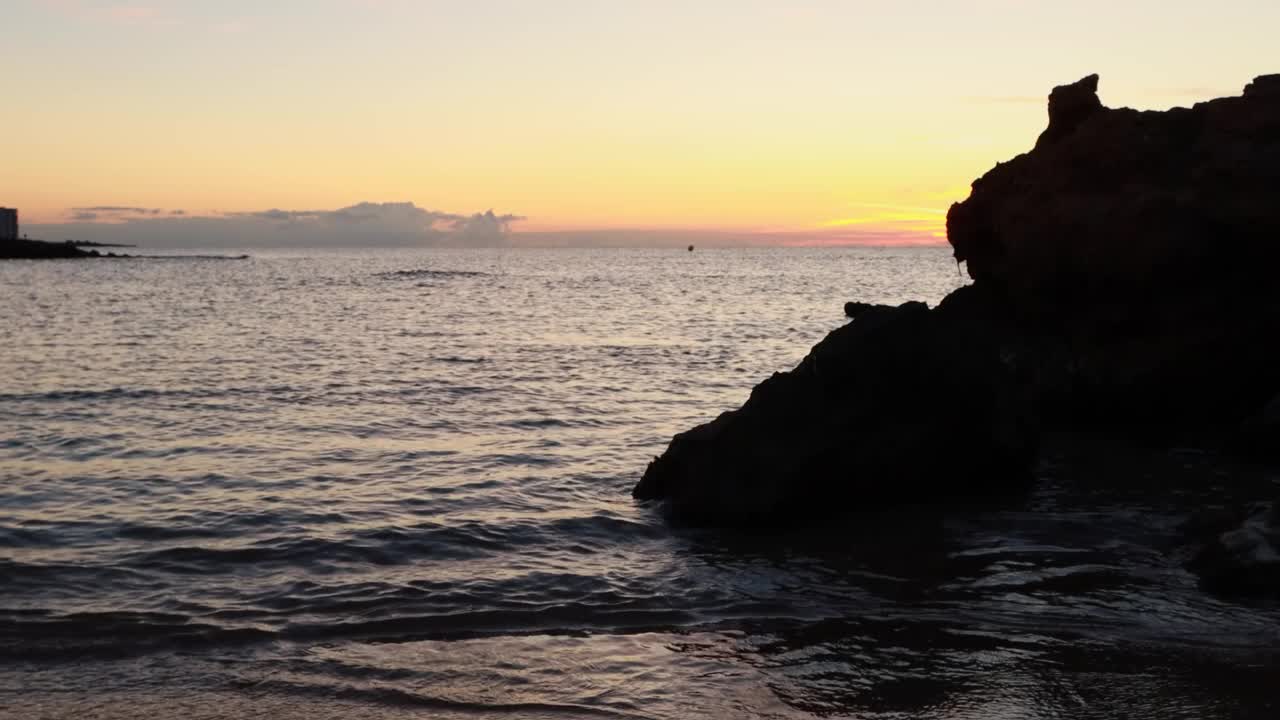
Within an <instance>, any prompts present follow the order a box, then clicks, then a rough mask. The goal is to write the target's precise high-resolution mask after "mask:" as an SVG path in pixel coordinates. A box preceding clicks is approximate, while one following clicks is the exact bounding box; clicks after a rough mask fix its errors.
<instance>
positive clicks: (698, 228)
mask: <svg viewBox="0 0 1280 720" xmlns="http://www.w3.org/2000/svg"><path fill="white" fill-rule="evenodd" d="M0 26H2V27H3V36H4V42H5V47H4V50H3V57H4V61H3V64H2V65H0V88H3V92H4V94H5V100H4V111H3V113H2V114H0V131H2V132H3V137H4V140H5V142H4V145H3V147H4V161H3V174H2V175H0V205H5V206H16V207H18V208H20V209H21V211H22V218H23V222H24V228H26V229H27V231H28V232H31V233H32V235H33V236H34V235H35V234H36V233H37V232H38V231H39V230H41V224H57V225H58V227H56V228H47V229H48V230H49V232H54V231H55V230H57V231H62V230H63V229H64V228H63V227H62V224H65V223H73V222H74V223H75V224H76V225H78V226H85V228H89V229H85V228H77V230H76V231H77V233H78V235H79V236H84V237H91V236H92V232H91V231H90V230H91V226H92V225H93V224H95V223H119V222H134V223H138V222H159V221H161V220H163V221H165V222H168V223H170V227H172V228H175V229H178V228H180V227H181V226H182V225H183V223H186V222H189V221H190V219H192V218H201V217H206V216H214V217H227V216H228V215H229V214H235V213H239V214H240V215H235V217H241V218H249V217H260V216H261V213H260V211H265V210H270V209H277V210H283V211H286V212H288V211H328V210H335V209H338V208H344V207H348V206H352V205H355V204H357V203H360V202H365V201H367V202H371V203H390V202H395V203H405V202H412V203H415V204H416V206H417V207H418V208H421V209H424V211H428V210H429V211H438V212H440V213H449V214H455V215H458V216H461V217H464V218H465V217H469V216H471V214H472V213H477V212H483V211H486V210H488V209H491V208H492V209H493V210H494V212H495V213H496V214H497V215H498V216H502V215H503V214H511V215H518V216H521V217H523V218H526V219H524V220H517V221H513V223H512V227H513V228H514V229H515V230H516V231H518V232H530V233H532V232H541V233H551V234H554V233H559V232H564V231H584V234H583V237H592V234H591V233H593V232H598V231H602V230H610V229H619V228H625V229H628V230H629V231H651V230H668V231H669V230H673V229H678V230H680V231H682V232H711V231H720V232H724V233H727V234H728V235H730V236H738V235H750V236H754V237H761V238H766V239H770V240H771V241H772V240H776V241H777V242H802V241H806V240H813V241H817V242H857V241H865V242H887V241H910V242H922V241H939V240H941V232H942V231H941V228H942V220H943V216H944V213H945V210H946V208H947V207H948V205H949V204H950V203H951V202H952V201H955V200H958V199H961V198H963V197H964V196H965V195H966V194H967V188H968V183H969V182H970V180H972V179H973V178H974V177H977V176H978V175H980V174H981V173H982V172H984V171H986V170H987V169H988V168H990V167H991V166H992V165H993V164H994V163H995V162H996V161H997V160H1002V159H1006V158H1009V157H1011V156H1013V155H1015V154H1017V153H1019V152H1022V151H1025V150H1026V149H1029V148H1030V146H1031V144H1032V143H1033V142H1034V140H1035V137H1036V135H1037V134H1038V133H1039V131H1040V130H1041V129H1042V128H1043V127H1044V125H1045V121H1046V116H1045V96H1046V94H1047V93H1048V91H1049V89H1050V88H1051V87H1052V86H1053V85H1055V84H1060V83H1064V82H1070V81H1074V80H1076V79H1078V78H1080V77H1081V76H1084V75H1086V74H1089V73H1093V72H1097V73H1099V74H1100V75H1101V76H1102V82H1101V87H1100V95H1101V96H1102V99H1103V101H1104V102H1105V103H1106V104H1108V105H1112V106H1131V107H1138V108H1166V107H1170V106H1174V105H1189V104H1191V103H1194V102H1196V101H1199V100H1203V99H1208V98H1211V97H1215V96H1218V95H1231V94H1238V93H1239V92H1240V90H1241V88H1243V86H1244V85H1245V84H1246V83H1247V82H1248V81H1249V80H1250V79H1251V78H1253V77H1254V76H1255V75H1260V74H1264V73H1268V72H1280V50H1278V49H1277V44H1276V28H1280V2H1276V1H1275V0H1223V1H1220V2H1212V3H1208V2H1201V1H1196V2H1189V1H1184V2H1180V1H1177V0H1172V1H1171V0H1162V1H1155V0H1107V1H1106V2H1095V1H1092V0H1085V1H1078V2H1071V3H1061V2H1032V1H1030V0H976V1H971V2H906V1H903V0H896V1H894V2H871V1H857V0H848V1H846V2H834V1H833V2H803V1H801V0H795V1H787V2H782V1H781V0H778V1H775V2H755V1H752V0H679V1H675V2H667V1H665V0H645V1H644V2H639V1H637V2H621V1H617V2H609V1H606V0H572V1H570V0H528V1H526V2H514V1H508V2H486V1H484V0H467V1H465V2H464V1H458V2H431V1H429V0H422V1H421V2H414V1H411V0H305V1H304V0H279V1H276V0H272V1H266V0H253V1H252V2H247V1H243V0H222V1H220V2H216V3H215V2H194V1H188V2H183V1H179V0H173V1H169V2H165V1H164V0H151V1H149V2H148V1H145V0H139V1H138V2H133V3H124V2H111V1H101V2H97V1H94V0H4V3H3V9H2V10H0ZM397 207H398V206H397ZM77 208H80V209H79V210H77ZM85 208H99V209H100V210H98V211H92V210H85ZM101 208H138V210H137V211H129V210H109V209H108V210H102V209H101ZM143 210H145V211H146V212H145V213H144V212H142V211H143ZM250 213H258V215H252V216H251V215H249V214H250ZM262 217H265V216H262ZM482 220H483V218H482ZM262 221H263V222H266V221H267V219H262ZM408 221H410V222H417V220H413V219H412V218H410V219H409V220H408ZM449 222H455V223H456V222H459V221H449ZM450 227H452V226H450ZM585 231H591V232H585ZM641 236H643V233H640V235H637V237H641Z"/></svg>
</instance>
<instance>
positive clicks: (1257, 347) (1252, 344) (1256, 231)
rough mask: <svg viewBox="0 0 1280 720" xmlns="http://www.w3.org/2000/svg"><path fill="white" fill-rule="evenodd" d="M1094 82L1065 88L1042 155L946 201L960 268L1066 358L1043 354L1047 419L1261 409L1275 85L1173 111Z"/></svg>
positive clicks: (1273, 233) (1266, 363)
mask: <svg viewBox="0 0 1280 720" xmlns="http://www.w3.org/2000/svg"><path fill="white" fill-rule="evenodd" d="M1097 86H1098V78H1097V76H1096V75H1090V76H1089V77H1086V78H1084V79H1083V80H1080V81H1079V82H1077V83H1074V84H1071V85H1064V86H1061V87H1058V88H1055V89H1054V90H1053V93H1052V94H1051V95H1050V100H1049V128H1048V129H1047V130H1046V131H1045V132H1044V134H1042V135H1041V137H1040V139H1039V141H1038V142H1037V144H1036V149H1035V150H1034V151H1032V152H1030V153H1027V154H1024V155H1021V156H1018V157H1016V158H1014V159H1013V160H1011V161H1009V162H1007V163H1003V164H1000V165H997V166H996V167H995V168H994V169H992V170H991V171H990V172H988V173H987V174H986V175H984V176H982V177H981V178H979V179H978V180H976V181H974V183H973V190H972V193H971V194H970V196H969V198H968V199H966V200H964V201H963V202H960V203H957V204H955V205H953V206H952V208H951V210H950V212H949V213H948V215H947V235H948V239H949V241H950V242H951V244H952V246H953V247H954V249H955V256H956V259H957V260H958V261H963V262H965V263H967V267H968V271H969V274H970V276H971V277H972V278H973V279H974V281H975V282H977V283H978V284H981V285H983V286H985V287H988V288H990V289H991V290H992V291H994V292H999V293H1001V294H1003V295H1004V296H1005V297H1006V301H1007V304H1008V306H1009V307H1011V308H1016V309H1017V310H1018V311H1019V312H1020V314H1021V315H1022V316H1023V322H1022V330H1023V333H1024V335H1027V336H1034V335H1040V336H1044V337H1052V338H1055V339H1056V340H1057V341H1058V342H1059V344H1060V345H1062V346H1063V347H1064V348H1065V349H1066V352H1065V353H1064V354H1065V355H1066V356H1067V357H1064V358H1055V359H1050V360H1049V362H1050V363H1056V364H1057V365H1058V368H1057V369H1056V370H1053V371H1051V372H1050V374H1052V373H1054V372H1056V373H1057V374H1058V375H1059V376H1060V377H1059V378H1058V379H1057V382H1056V384H1051V385H1050V386H1048V387H1046V388H1044V394H1045V396H1046V399H1047V400H1049V401H1050V402H1049V403H1048V409H1049V411H1050V412H1051V413H1054V412H1055V411H1056V412H1057V413H1060V414H1063V415H1069V416H1070V417H1072V418H1073V419H1075V420H1084V421H1093V420H1097V419H1100V418H1102V417H1109V418H1124V419H1128V420H1131V421H1134V422H1148V421H1152V420H1154V419H1161V420H1167V421H1174V422H1178V423H1186V422H1190V421H1192V420H1193V419H1199V420H1203V421H1209V422H1221V421H1224V420H1225V419H1229V418H1239V417H1241V416H1243V415H1244V414H1246V413H1249V412H1252V411H1255V410H1256V409H1257V408H1258V407H1259V405H1260V403H1261V402H1264V401H1265V399H1266V398H1267V397H1269V396H1270V395H1271V394H1272V393H1274V392H1275V391H1276V390H1280V373H1277V371H1276V369H1277V367H1280V363H1275V362H1274V358H1275V357H1276V356H1277V355H1276V353H1277V352H1280V333H1277V332H1276V328H1277V327H1280V325H1278V324H1277V320H1278V319H1280V303H1278V302H1277V299H1276V297H1275V294H1274V293H1273V292H1271V291H1270V290H1269V289H1268V288H1269V287H1270V286H1271V285H1272V283H1273V279H1272V277H1273V274H1274V268H1275V267H1276V264H1277V262H1280V92H1278V91H1277V87H1278V86H1280V75H1271V76H1264V77H1260V78H1258V79H1256V80H1254V81H1253V83H1251V84H1250V85H1249V87H1248V88H1246V90H1245V93H1244V94H1243V95H1242V96H1240V97H1231V98H1221V99H1218V100H1213V101H1210V102H1205V103H1200V104H1198V105H1196V106H1194V107H1192V108H1189V109H1188V108H1174V109H1172V110H1169V111H1166V112H1139V111H1136V110H1129V109H1109V108H1106V107H1104V106H1103V105H1102V104H1101V102H1100V101H1099V100H1098V98H1097V95H1096V90H1097ZM1040 360H1041V361H1042V362H1043V361H1044V358H1041V359H1040ZM1064 361H1065V362H1064ZM1263 393H1265V394H1263Z"/></svg>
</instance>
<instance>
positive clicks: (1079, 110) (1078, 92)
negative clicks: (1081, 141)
mask: <svg viewBox="0 0 1280 720" xmlns="http://www.w3.org/2000/svg"><path fill="white" fill-rule="evenodd" d="M1102 109H1103V108H1102V101H1101V100H1099V99H1098V76H1097V75H1090V76H1088V77H1086V78H1083V79H1081V80H1077V81H1076V82H1074V83H1071V84H1070V85H1059V86H1058V87H1056V88H1054V89H1053V92H1051V93H1049V127H1048V128H1046V129H1045V131H1044V132H1043V133H1040V138H1039V139H1038V140H1036V147H1037V148H1040V147H1041V146H1044V145H1047V144H1049V143H1052V142H1055V141H1057V140H1059V139H1061V138H1064V137H1066V136H1068V135H1070V134H1071V133H1073V132H1075V129H1076V128H1077V127H1079V126H1080V123H1082V122H1084V121H1085V120H1088V119H1089V116H1090V115H1093V114H1094V113H1096V112H1098V111H1099V110H1102Z"/></svg>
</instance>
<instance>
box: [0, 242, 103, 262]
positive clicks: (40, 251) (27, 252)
mask: <svg viewBox="0 0 1280 720" xmlns="http://www.w3.org/2000/svg"><path fill="white" fill-rule="evenodd" d="M90 257H100V256H99V254H98V251H97V250H81V249H80V248H79V247H76V246H75V245H74V244H72V243H69V242H66V243H52V242H44V241H42V240H5V241H0V260H57V259H64V258H90Z"/></svg>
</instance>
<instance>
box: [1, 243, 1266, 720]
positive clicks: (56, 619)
mask: <svg viewBox="0 0 1280 720" xmlns="http://www.w3.org/2000/svg"><path fill="white" fill-rule="evenodd" d="M960 281H961V280H960V278H959V277H958V275H957V272H956V267H955V265H954V263H953V262H952V261H951V259H950V257H949V255H948V254H947V253H946V252H945V251H944V250H940V249H864V250H704V251H699V252H697V253H692V254H690V253H687V252H684V251H679V252H677V251H663V250H643V251H642V250H595V251H589V250H492V251H490V250H484V251H458V250H423V251H396V252H379V253H374V252H364V253H361V252H350V253H340V252H326V253H302V252H300V253H277V254H274V255H272V254H267V255H264V256H261V257H255V258H252V259H250V260H247V261H242V262H236V263H220V262H212V261H206V260H200V259H189V260H178V259H166V260H163V261H159V260H148V259H138V260H130V261H120V262H110V263H107V262H61V261H58V262H52V261H51V262H40V263H36V262H10V263H4V264H0V298H3V300H2V301H0V318H2V319H3V323H0V348H3V349H2V350H0V474H2V475H3V477H2V482H0V716H8V715H12V716H14V717H42V716H45V717H69V716H76V715H92V716H95V717H136V716H138V715H139V714H144V713H145V714H150V715H154V716H158V717H178V716H181V717H183V718H187V719H188V720H189V719H190V718H196V717H238V716H246V715H254V714H266V715H270V716H273V717H308V718H317V717H392V716H400V715H406V714H415V713H427V714H429V715H431V716H440V717H450V716H463V715H465V716H467V717H477V716H480V717H485V716H494V717H497V716H510V717H578V716H581V717H663V718H684V717H698V716H703V717H807V716H812V715H815V714H816V715H832V714H850V715H857V716H863V717H898V716H901V714H902V713H908V714H911V715H914V716H921V717H975V718H976V717H994V716H1008V717H1016V716H1026V715H1036V716H1040V715H1053V714H1071V715H1073V716H1074V715H1079V714H1081V713H1082V712H1084V711H1087V710H1089V709H1090V708H1092V709H1094V710H1097V709H1098V708H1102V709H1103V710H1107V709H1109V710H1112V711H1115V710H1118V709H1122V708H1123V707H1125V703H1127V702H1139V701H1140V702H1141V703H1142V705H1141V707H1142V708H1144V712H1145V711H1150V712H1151V713H1155V714H1159V713H1164V716H1165V717H1179V716H1182V717H1204V716H1208V715H1214V714H1222V715H1233V714H1234V715H1238V716H1242V717H1243V716H1248V715H1249V714H1250V713H1251V712H1252V711H1254V710H1256V709H1258V708H1260V707H1265V703H1266V702H1268V701H1267V700H1266V698H1267V697H1269V695H1267V693H1268V692H1269V691H1268V690H1267V688H1269V687H1271V686H1270V684H1269V683H1270V681H1269V680H1268V679H1267V678H1269V677H1270V678H1273V677H1274V670H1275V669H1276V667H1277V666H1276V664H1275V648H1276V647H1277V642H1276V641H1277V640H1278V639H1280V635H1278V634H1277V627H1280V625H1278V624H1277V621H1278V620H1280V614H1278V613H1277V611H1276V609H1275V607H1273V606H1258V607H1240V606H1233V605H1230V604H1227V603H1224V602H1221V601H1219V600H1216V599H1214V598H1212V597H1210V596H1208V595H1206V594H1205V593H1203V592H1202V591H1200V590H1199V589H1198V588H1197V587H1196V586H1195V582H1194V579H1193V578H1192V577H1191V576H1189V575H1188V574H1187V573H1186V572H1184V571H1183V570H1182V569H1181V566H1180V559H1179V558H1178V557H1177V556H1176V553H1175V552H1174V551H1173V550H1172V549H1171V548H1172V547H1173V539H1174V538H1175V537H1176V534H1177V526H1178V524H1179V523H1180V522H1181V520H1182V519H1184V518H1185V515H1186V514H1187V512H1189V511H1190V510H1191V509H1194V508H1196V507H1199V506H1200V505H1202V504H1204V503H1206V502H1213V501H1215V500H1214V498H1219V499H1220V495H1221V493H1220V491H1221V490H1222V489H1221V488H1215V487H1205V488H1203V490H1201V489H1196V490H1194V491H1186V492H1184V491H1172V490H1171V491H1170V492H1169V493H1167V494H1153V493H1146V494H1141V495H1135V496H1126V495H1124V494H1123V493H1119V492H1117V493H1108V492H1090V493H1088V494H1084V493H1081V492H1079V491H1078V489H1076V488H1074V487H1073V485H1072V483H1070V482H1067V481H1066V480H1065V479H1063V478H1062V477H1059V476H1058V475H1056V474H1055V472H1054V470H1053V468H1051V467H1050V468H1047V469H1046V472H1045V473H1044V475H1045V476H1044V478H1043V479H1042V482H1041V484H1040V485H1039V486H1038V488H1037V490H1036V491H1034V493H1033V494H1032V496H1030V497H1028V498H1024V499H1021V500H1017V501H1011V505H1010V506H1009V507H1000V508H991V507H986V508H971V509H964V508H959V509H937V508H923V507H922V508H908V509H904V510H903V511H901V512H896V513H882V514H875V515H869V516H863V517H859V518H856V519H855V520H853V521H851V522H850V523H849V524H848V525H847V526H846V527H842V528H834V529H822V528H818V529H814V530H813V531H812V532H809V533H804V534H789V535H767V534H766V535H763V536H741V535H729V534H724V533H716V532H707V531H692V530H679V529H672V528H669V527H667V526H666V525H665V524H663V522H662V521H661V519H660V517H659V516H658V515H657V514H656V512H655V511H654V510H653V509H652V508H647V507H642V506H638V505H636V504H635V503H633V502H632V500H631V499H630V497H629V495H628V490H629V488H630V487H631V485H632V484H633V483H634V482H635V480H636V479H637V476H638V473H639V472H640V471H641V470H642V469H643V467H644V465H645V463H646V462H647V461H648V459H649V458H650V457H652V456H653V455H654V454H656V453H658V452H659V451H661V449H662V448H663V447H664V446H665V444H666V442H667V441H668V440H669V438H670V436H671V435H672V434H673V433H675V432H678V431H681V430H684V429H686V428H688V427H691V426H692V425H694V424H697V423H699V422H702V421H705V420H706V419H709V418H711V417H714V416H715V415H716V414H717V413H719V412H721V411H723V410H726V409H729V408H732V407H735V406H736V405H738V404H739V403H741V401H742V400H743V399H745V397H746V396H747V393H748V392H749V390H750V388H751V386H752V385H753V384H754V383H755V382H757V381H758V380H759V379H761V378H763V377H765V376H767V375H768V374H769V373H771V372H774V371H776V370H783V369H787V368H789V367H791V366H793V365H794V364H795V363H796V362H798V361H799V360H800V358H801V357H802V356H803V355H804V353H805V352H806V351H807V350H808V348H809V347H810V346H811V345H812V344H814V343H815V342H817V341H818V340H819V339H821V337H822V336H823V335H824V334H825V333H826V332H828V331H829V330H831V329H833V328H835V327H837V326H838V325H839V324H841V323H842V322H844V321H845V320H844V318H843V317H842V312H841V308H842V305H843V302H844V301H845V300H862V301H869V302H893V303H896V302H901V301H905V300H912V299H923V300H926V301H930V302H936V301H937V300H938V299H939V298H941V297H942V296H943V295H944V294H945V293H946V292H947V291H949V290H950V289H952V288H954V287H955V286H957V285H958V284H959V283H960ZM1171 462H1175V463H1176V464H1177V465H1178V466H1179V467H1181V466H1184V465H1188V464H1189V463H1193V461H1186V462H1184V461H1183V460H1182V459H1174V461H1171ZM1193 470H1194V468H1193ZM1161 481H1162V482H1166V483H1167V484H1168V485H1169V487H1171V488H1175V489H1176V488H1178V487H1183V486H1181V485H1179V484H1178V483H1177V482H1174V481H1172V480H1169V479H1168V478H1165V479H1162V480H1161ZM1257 481H1258V482H1259V483H1261V484H1263V485H1265V484H1266V483H1267V482H1268V481H1269V478H1265V477H1263V478H1257ZM1101 484H1102V485H1104V486H1106V485H1107V483H1106V482H1102V483H1101ZM1095 490H1096V488H1095ZM1215 492H1218V493H1219V495H1214V493H1215ZM1152 497H1156V498H1157V500H1158V501H1156V502H1153V500H1152ZM1269 673H1270V674H1269ZM7 714H8V715H7ZM1085 714H1087V713H1085ZM1102 714H1103V715H1106V712H1103V713H1102ZM1112 714H1114V713H1112Z"/></svg>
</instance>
